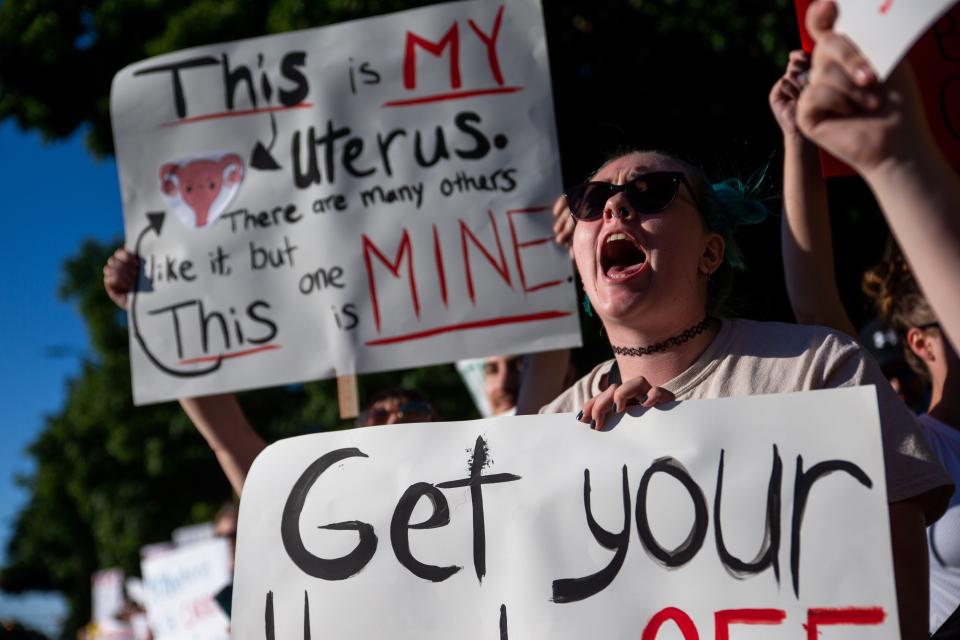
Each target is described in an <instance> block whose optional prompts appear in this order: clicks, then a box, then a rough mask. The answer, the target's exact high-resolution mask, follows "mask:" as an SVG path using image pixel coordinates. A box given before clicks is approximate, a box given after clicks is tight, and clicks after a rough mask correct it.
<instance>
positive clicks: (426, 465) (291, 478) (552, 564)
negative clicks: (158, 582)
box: [233, 387, 899, 640]
mask: <svg viewBox="0 0 960 640" xmlns="http://www.w3.org/2000/svg"><path fill="white" fill-rule="evenodd" d="M879 429H880V427H879V420H878V415H877V408H876V393H875V390H874V388H873V387H861V388H855V389H843V390H830V391H818V392H811V393H805V394H790V395H780V396H774V395H770V396H755V397H750V398H738V399H723V400H709V401H689V402H684V403H680V404H679V405H677V406H674V407H672V408H670V409H669V410H667V411H660V410H652V411H649V412H647V413H646V414H645V415H642V416H640V417H629V416H628V417H624V418H623V419H622V420H621V421H620V423H619V424H618V425H617V426H616V428H614V429H613V430H612V431H609V432H606V433H599V432H594V431H591V430H589V429H587V428H585V427H584V426H583V425H582V424H579V423H577V422H575V421H574V419H573V416H572V415H569V414H564V415H540V416H524V417H518V418H491V419H487V420H479V421H473V422H459V423H450V424H418V425H403V426H390V427H370V428H364V429H355V430H352V431H346V432H343V431H341V432H336V433H326V434H319V435H311V436H303V437H299V438H291V439H288V440H282V441H280V442H277V443H276V444H274V445H272V446H271V447H269V448H268V449H267V450H266V451H265V452H264V453H263V454H261V455H260V457H259V458H257V460H256V462H255V463H254V466H253V469H252V471H251V473H250V476H249V477H248V480H247V484H246V485H245V486H244V492H243V498H242V504H241V506H240V523H239V524H240V527H239V540H238V544H239V546H238V557H237V573H236V580H235V583H234V603H233V611H234V617H233V633H234V638H235V640H246V639H254V638H256V639H258V640H259V639H261V638H274V637H276V638H287V639H290V638H307V637H314V638H320V637H323V638H326V637H334V638H387V637H389V638H397V639H403V638H465V639H469V640H474V639H476V640H486V639H495V638H498V637H499V638H507V637H513V638H544V637H549V638H557V639H564V638H570V639H574V638H577V639H579V638H590V637H596V638H611V639H620V638H623V639H628V638H629V639H631V640H634V639H636V638H642V639H645V640H653V639H654V638H660V639H661V640H664V639H666V638H671V639H673V638H680V637H682V638H684V639H685V640H692V639H694V638H713V637H716V638H729V637H756V638H759V637H764V638H770V637H777V638H780V637H783V638H787V637H804V636H805V631H804V625H806V629H807V631H806V637H809V638H815V637H817V633H818V632H819V631H824V630H826V631H829V629H826V627H828V626H831V625H843V626H855V625H865V626H869V627H870V628H869V637H870V638H876V639H877V640H881V639H893V638H898V637H899V632H898V622H897V612H896V599H895V592H894V582H893V569H892V562H891V553H890V540H889V533H888V532H889V527H888V516H887V503H886V491H885V484H884V471H883V459H882V451H881V443H880V430H879ZM740 625H761V626H760V627H759V628H758V629H755V630H753V631H751V630H750V629H743V628H739V629H737V630H733V629H734V628H735V627H739V626H740ZM677 628H678V629H679V630H680V632H681V633H680V635H677V634H676V630H677ZM835 631H837V632H841V633H842V632H843V631H842V630H840V629H836V630H835ZM861 631H863V630H861ZM751 632H753V633H755V634H756V633H757V632H759V635H752V636H751V635H741V634H749V633H751ZM846 632H847V633H850V629H847V630H846ZM843 637H853V636H849V635H847V636H843ZM856 637H865V636H861V635H857V636H856Z"/></svg>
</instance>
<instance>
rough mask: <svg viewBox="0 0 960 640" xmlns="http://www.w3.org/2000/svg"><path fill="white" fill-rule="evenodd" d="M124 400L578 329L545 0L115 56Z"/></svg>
mask: <svg viewBox="0 0 960 640" xmlns="http://www.w3.org/2000/svg"><path fill="white" fill-rule="evenodd" d="M111 112H112V117H113V125H114V132H115V139H116V147H117V165H118V170H119V174H120V185H121V191H122V194H123V207H124V222H125V227H126V233H127V245H128V248H130V249H131V250H134V251H136V252H137V253H138V254H139V255H141V256H142V258H143V264H142V270H141V273H142V278H141V282H140V286H139V290H138V292H137V293H136V295H134V296H132V298H131V302H130V329H131V338H130V349H131V361H132V368H133V386H134V399H135V401H136V402H137V403H144V402H151V401H158V400H164V399H169V398H174V397H181V396H185V395H197V394H206V393H214V392H222V391H228V390H236V389H243V388H250V387H256V386H265V385H276V384H284V383H292V382H298V381H303V380H309V379H317V378H326V377H332V376H334V375H338V374H339V375H348V374H352V373H364V372H373V371H382V370H388V369H397V368H403V367H414V366H420V365H426V364H435V363H439V362H449V361H453V360H456V359H458V358H462V357H473V356H484V355H492V354H498V353H502V352H505V351H506V352H530V351H541V350H547V349H557V348H564V347H570V346H577V345H579V344H580V333H579V324H578V319H577V314H576V299H575V293H574V289H573V279H572V275H571V266H570V260H569V258H568V256H567V253H566V251H564V250H561V249H560V248H559V247H557V246H556V245H555V244H554V243H553V242H552V235H553V234H552V230H551V229H552V214H551V206H552V204H553V202H554V200H555V199H556V197H557V196H558V195H559V194H560V192H561V190H562V187H561V182H560V170H559V159H558V156H557V141H556V131H555V124H554V117H553V105H552V97H551V91H550V78H549V73H548V65H547V51H546V43H545V37H544V30H543V20H542V15H541V10H540V4H539V2H538V1H537V0H520V1H517V2H511V3H496V2H489V1H484V0H474V1H471V2H458V3H450V4H443V5H436V6H432V7H428V8H423V9H418V10H414V11H407V12H402V13H397V14H392V15H389V16H382V17H377V18H370V19H366V20H359V21H355V22H350V23H344V24H340V25H335V26H331V27H325V28H320V29H312V30H307V31H300V32H294V33H288V34H283V35H277V36H269V37H263V38H255V39H251V40H243V41H238V42H232V43H225V44H219V45H213V46H209V47H201V48H196V49H190V50H185V51H180V52H177V53H173V54H169V55H164V56H160V57H157V58H152V59H150V60H146V61H143V62H139V63H137V64H134V65H132V66H130V67H127V68H125V69H124V70H122V71H121V72H120V73H118V74H117V76H116V78H115V79H114V84H113V90H112V94H111Z"/></svg>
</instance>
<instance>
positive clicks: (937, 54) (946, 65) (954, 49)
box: [796, 0, 960, 177]
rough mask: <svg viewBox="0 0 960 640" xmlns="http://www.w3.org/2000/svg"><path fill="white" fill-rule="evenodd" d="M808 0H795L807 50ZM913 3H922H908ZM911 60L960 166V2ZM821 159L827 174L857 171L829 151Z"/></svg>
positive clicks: (943, 144)
mask: <svg viewBox="0 0 960 640" xmlns="http://www.w3.org/2000/svg"><path fill="white" fill-rule="evenodd" d="M896 1H898V2H900V4H904V3H903V2H902V0H896ZM809 4H810V2H809V0H796V8H797V17H798V22H799V24H800V38H801V40H802V42H803V48H804V50H805V51H807V52H809V51H812V50H813V39H812V38H811V37H810V34H809V33H808V32H807V30H806V26H805V22H804V17H805V16H806V11H807V6H808V5H809ZM914 5H916V6H920V5H919V4H918V3H914V4H913V5H907V6H914ZM891 6H892V5H891ZM909 60H910V63H911V65H912V67H913V72H914V75H915V76H916V79H917V85H918V87H919V89H920V94H921V97H922V99H923V105H924V111H925V112H926V116H927V122H928V123H929V125H930V128H931V130H932V131H933V134H934V137H935V138H936V140H937V142H938V144H939V145H940V150H941V151H942V152H943V154H944V155H945V156H946V157H947V159H948V160H949V161H950V164H951V165H952V166H953V167H955V168H958V169H960V6H955V7H953V9H951V10H950V11H948V12H947V13H946V14H944V15H943V16H941V17H940V19H939V20H937V21H936V22H934V24H933V26H932V27H931V28H930V29H929V31H927V32H926V33H925V34H924V35H923V36H922V37H921V38H920V39H919V40H918V41H917V42H916V44H915V45H914V47H913V49H912V50H911V51H910V53H909ZM820 160H821V165H822V169H823V175H824V176H827V177H830V176H850V175H855V172H854V171H853V169H851V168H850V167H848V166H847V165H846V164H844V163H843V162H841V161H840V160H837V159H836V158H834V157H833V156H831V155H830V154H828V153H824V152H821V154H820Z"/></svg>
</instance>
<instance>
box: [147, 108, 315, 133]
mask: <svg viewBox="0 0 960 640" xmlns="http://www.w3.org/2000/svg"><path fill="white" fill-rule="evenodd" d="M312 106H313V103H311V102H299V103H297V104H294V105H291V106H289V107H286V106H283V105H278V106H275V107H263V108H262V109H243V110H241V111H222V112H220V113H208V114H206V115H202V116H193V117H192V118H183V119H182V120H175V121H174V122H164V123H163V124H162V125H160V126H161V127H176V126H179V125H181V124H190V123H191V122H200V121H201V120H218V119H220V118H238V117H240V116H252V115H256V114H258V113H271V112H273V111H289V110H290V109H309V108H310V107H312Z"/></svg>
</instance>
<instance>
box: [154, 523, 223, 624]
mask: <svg viewBox="0 0 960 640" xmlns="http://www.w3.org/2000/svg"><path fill="white" fill-rule="evenodd" d="M230 553H231V550H230V543H229V542H228V541H227V540H225V539H223V538H213V539H210V540H205V541H203V542H195V543H193V544H188V545H186V546H183V547H178V548H176V549H174V550H172V551H168V552H165V553H158V554H154V555H151V556H150V557H149V558H145V559H144V560H143V561H142V563H141V570H142V573H143V595H144V600H145V606H146V609H147V619H148V621H149V623H150V628H151V629H152V631H153V637H154V638H155V639H156V640H226V639H227V638H229V633H228V626H229V620H227V616H226V615H225V614H224V613H223V610H222V609H221V608H220V606H219V605H218V604H217V603H216V602H215V601H214V599H213V597H214V596H215V595H216V594H217V592H218V591H220V590H221V589H223V587H225V586H227V585H228V584H230V579H231V575H230Z"/></svg>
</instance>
